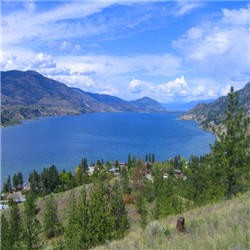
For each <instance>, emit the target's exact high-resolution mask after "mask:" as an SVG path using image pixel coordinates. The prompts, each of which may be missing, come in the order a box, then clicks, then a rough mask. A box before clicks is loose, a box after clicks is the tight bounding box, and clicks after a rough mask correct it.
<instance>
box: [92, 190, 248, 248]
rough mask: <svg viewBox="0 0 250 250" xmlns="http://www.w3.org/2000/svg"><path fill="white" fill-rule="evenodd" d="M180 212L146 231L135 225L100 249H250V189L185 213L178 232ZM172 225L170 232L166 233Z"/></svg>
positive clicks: (150, 225)
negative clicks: (120, 238)
mask: <svg viewBox="0 0 250 250" xmlns="http://www.w3.org/2000/svg"><path fill="white" fill-rule="evenodd" d="M179 216H180V215H176V216H170V217H168V218H167V219H165V220H161V221H159V222H155V223H150V224H149V225H148V226H147V228H146V230H145V231H142V230H141V229H139V228H138V227H137V228H133V229H132V231H131V232H129V234H128V235H127V236H126V237H125V238H124V239H122V240H119V241H114V242H111V243H108V244H106V245H105V246H100V247H97V248H96V250H105V249H111V250H115V249H120V250H122V249H124V250H129V249H131V250H132V249H145V250H147V249H148V250H149V249H150V250H151V249H152V250H153V249H157V250H161V249H162V250H163V249H164V250H167V249H170V250H174V249H176V250H177V249H178V250H182V249H185V250H187V249H190V250H196V249H197V250H201V249H204V250H206V249H220V250H223V249H232V250H240V249H241V250H242V249H244V250H247V249H250V220H249V219H250V193H249V192H248V193H247V194H244V195H242V196H241V197H238V198H235V199H233V200H229V201H223V202H220V203H217V204H213V205H208V206H204V207H201V208H197V209H194V210H191V211H189V212H186V213H183V214H182V216H184V217H185V219H186V232H185V233H178V232H177V231H176V229H175V226H176V220H177V218H178V217H179ZM166 228H168V230H169V231H168V235H166V234H164V231H165V229H166Z"/></svg>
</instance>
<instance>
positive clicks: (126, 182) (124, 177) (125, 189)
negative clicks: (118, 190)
mask: <svg viewBox="0 0 250 250" xmlns="http://www.w3.org/2000/svg"><path fill="white" fill-rule="evenodd" d="M121 183H122V191H123V193H124V194H128V193H129V178H128V171H127V169H126V168H125V167H123V168H122V169H121Z"/></svg>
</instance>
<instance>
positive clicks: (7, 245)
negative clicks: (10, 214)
mask: <svg viewBox="0 0 250 250" xmlns="http://www.w3.org/2000/svg"><path fill="white" fill-rule="evenodd" d="M1 249H7V250H8V249H13V248H12V239H11V237H10V227H9V222H8V220H7V219H6V218H5V216H4V215H3V213H1Z"/></svg>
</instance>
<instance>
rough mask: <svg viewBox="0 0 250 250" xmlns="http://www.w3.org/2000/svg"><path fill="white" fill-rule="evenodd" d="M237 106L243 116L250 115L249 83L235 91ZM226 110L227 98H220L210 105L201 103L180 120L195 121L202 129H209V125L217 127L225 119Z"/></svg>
mask: <svg viewBox="0 0 250 250" xmlns="http://www.w3.org/2000/svg"><path fill="white" fill-rule="evenodd" d="M236 93H237V95H238V99H239V105H240V107H242V109H243V112H244V113H245V115H250V82H249V83H247V84H246V85H245V87H244V88H242V89H240V90H238V91H236ZM226 108H227V96H222V97H220V98H218V99H216V100H215V101H214V102H211V103H201V104H198V105H197V106H195V107H194V108H193V109H191V110H190V111H188V112H187V113H185V114H184V115H183V116H182V118H183V119H188V120H195V121H197V122H199V123H200V124H201V126H202V127H203V128H206V129H209V128H210V127H211V125H219V124H221V122H222V121H223V119H224V118H225V110H226Z"/></svg>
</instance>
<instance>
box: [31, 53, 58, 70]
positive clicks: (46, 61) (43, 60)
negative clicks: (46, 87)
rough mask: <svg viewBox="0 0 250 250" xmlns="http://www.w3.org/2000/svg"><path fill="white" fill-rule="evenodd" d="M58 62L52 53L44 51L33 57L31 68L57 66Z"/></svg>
mask: <svg viewBox="0 0 250 250" xmlns="http://www.w3.org/2000/svg"><path fill="white" fill-rule="evenodd" d="M55 67H56V62H55V61H54V59H53V57H52V56H51V55H47V54H44V53H38V54H36V55H35V56H34V58H33V59H31V64H30V68H34V69H37V68H38V69H41V68H55Z"/></svg>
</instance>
